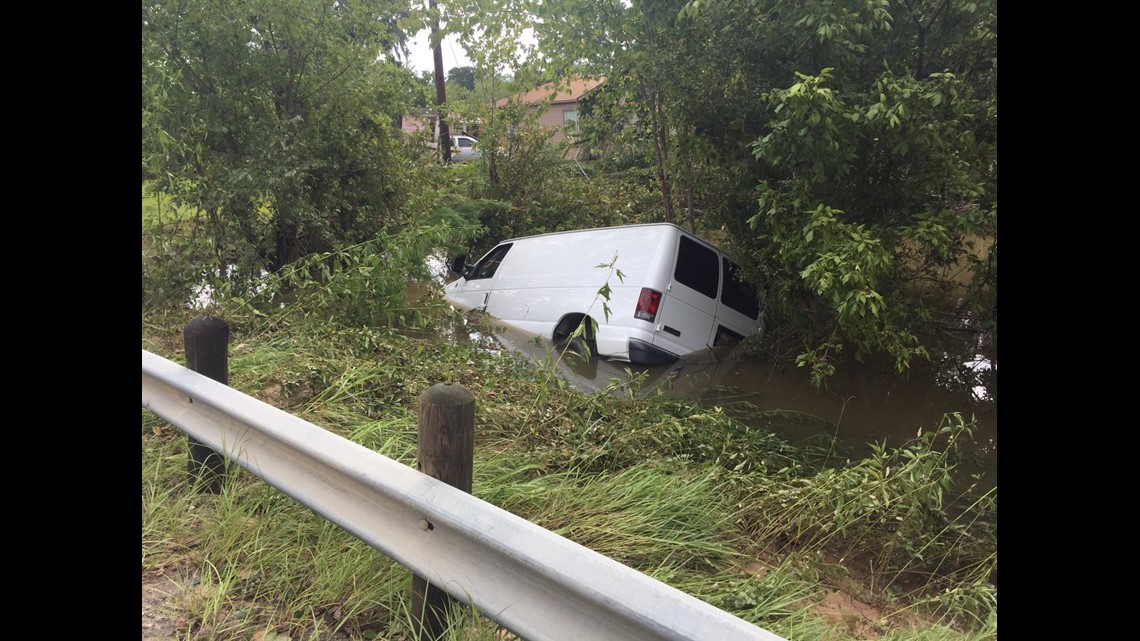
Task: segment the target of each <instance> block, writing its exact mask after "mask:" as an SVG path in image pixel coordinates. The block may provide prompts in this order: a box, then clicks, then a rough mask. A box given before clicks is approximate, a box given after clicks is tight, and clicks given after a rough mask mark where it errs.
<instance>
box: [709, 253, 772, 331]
mask: <svg viewBox="0 0 1140 641" xmlns="http://www.w3.org/2000/svg"><path fill="white" fill-rule="evenodd" d="M721 267H722V269H723V274H724V276H723V282H722V284H721V290H720V303H719V305H718V306H717V311H716V330H715V332H714V334H713V346H714V347H715V346H717V345H725V344H728V343H734V342H737V341H740V340H743V339H744V338H745V337H747V336H751V335H752V334H754V333H755V332H757V331H759V330H760V329H761V328H762V327H763V324H762V323H761V322H760V320H759V317H760V302H759V299H758V297H757V296H756V290H755V289H753V287H752V285H750V284H748V283H746V282H744V280H743V279H742V278H741V277H740V267H739V266H738V265H737V264H736V263H734V262H732V261H731V260H729V259H728V258H726V257H724V256H722V257H721Z"/></svg>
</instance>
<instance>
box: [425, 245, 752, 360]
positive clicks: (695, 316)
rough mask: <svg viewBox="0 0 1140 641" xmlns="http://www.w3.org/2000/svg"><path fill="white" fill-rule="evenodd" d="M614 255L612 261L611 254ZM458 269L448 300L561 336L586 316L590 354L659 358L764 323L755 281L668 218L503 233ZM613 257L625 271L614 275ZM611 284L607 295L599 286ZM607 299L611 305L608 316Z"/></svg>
mask: <svg viewBox="0 0 1140 641" xmlns="http://www.w3.org/2000/svg"><path fill="white" fill-rule="evenodd" d="M615 256H616V261H615ZM464 258H465V257H464V256H459V257H457V258H456V259H455V261H454V263H453V265H452V270H453V271H455V272H458V273H459V274H460V275H461V277H460V278H459V279H458V280H456V281H454V282H452V283H450V284H448V285H446V286H445V287H444V295H445V296H446V297H447V300H448V301H450V302H451V303H452V304H454V305H455V306H456V307H459V308H463V309H479V310H483V311H485V312H487V313H488V314H489V315H491V316H493V317H495V318H497V319H499V320H500V321H502V322H503V323H506V324H507V325H511V326H513V327H516V328H518V329H521V330H523V331H526V332H530V333H532V334H537V335H539V336H542V337H544V338H548V339H551V340H552V341H554V343H555V344H556V345H561V344H563V343H565V342H566V340H567V339H568V338H569V337H570V335H571V333H572V332H573V331H574V330H575V329H576V328H577V327H578V326H579V325H580V324H582V323H583V321H584V320H586V319H587V318H588V319H590V322H589V323H587V324H586V326H585V330H586V339H587V345H588V347H589V349H590V353H591V354H593V355H597V356H601V357H604V358H608V359H612V360H619V361H629V362H632V363H638V364H644V365H655V364H659V363H667V362H671V361H673V360H676V359H677V358H678V357H680V356H684V355H686V354H690V353H692V352H696V351H699V350H703V349H705V348H707V347H714V346H717V345H721V344H724V343H728V342H731V341H736V340H740V339H742V338H744V337H746V336H748V335H750V334H754V333H756V332H759V331H762V330H763V329H764V325H763V322H762V321H761V320H760V306H759V303H758V302H757V298H756V295H755V293H754V292H753V290H752V288H751V287H750V286H748V285H746V284H743V283H741V282H740V281H739V280H738V279H737V275H738V274H739V273H740V272H739V268H738V267H737V266H736V264H735V263H733V262H732V261H731V260H729V258H728V256H726V255H725V254H724V252H722V251H720V250H719V249H717V248H716V247H713V246H712V245H710V244H708V243H706V242H705V241H703V240H701V239H699V238H697V237H696V236H693V235H692V234H689V233H688V232H686V231H684V230H683V229H681V228H680V227H678V226H676V225H671V224H665V223H660V224H650V225H625V226H621V227H605V228H599V229H586V230H580V231H567V232H559V233H554V234H542V235H539V236H527V237H525V238H513V239H511V240H505V241H503V242H501V243H499V244H498V245H497V246H495V247H494V248H493V249H491V251H489V252H487V254H486V255H484V256H483V257H482V258H480V259H479V261H478V262H476V263H475V264H474V265H467V264H465V263H464ZM609 263H613V266H614V267H615V268H616V269H617V270H619V271H621V273H622V276H623V278H622V279H619V278H618V276H617V274H616V273H614V274H612V275H611V273H610V271H611V270H610V269H609V267H602V266H603V265H608V264H609ZM607 283H608V284H609V287H610V295H609V296H610V298H609V301H604V300H603V299H602V297H600V296H599V295H598V290H599V289H601V288H602V287H603V285H605V284H607ZM603 303H605V305H606V306H607V307H608V308H609V309H610V315H609V318H608V319H607V318H606V315H605V312H604V309H603Z"/></svg>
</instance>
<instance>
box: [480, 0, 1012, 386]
mask: <svg viewBox="0 0 1140 641" xmlns="http://www.w3.org/2000/svg"><path fill="white" fill-rule="evenodd" d="M501 1H502V2H506V1H508V0H501ZM510 1H511V2H512V3H514V4H517V3H518V2H519V0H510ZM483 2H484V3H487V2H490V3H492V4H499V3H495V2H493V1H492V0H483ZM526 9H527V10H528V11H530V12H531V16H532V17H531V18H530V20H531V21H532V22H533V25H534V29H535V32H536V34H537V36H538V38H539V51H538V55H537V56H536V57H535V58H533V59H532V63H533V64H534V65H535V66H538V67H541V68H542V69H543V70H544V72H546V73H547V74H549V75H550V77H553V78H558V77H564V76H566V75H568V74H569V73H570V72H571V70H574V72H577V73H582V74H588V75H599V76H605V77H606V78H607V82H606V86H605V87H604V89H603V90H602V91H601V92H599V93H598V95H597V96H595V97H594V99H593V104H592V105H591V107H590V108H591V119H592V120H593V121H594V122H595V123H597V122H610V123H613V124H614V131H610V132H608V133H609V134H610V135H611V136H614V135H615V133H616V130H617V129H619V128H622V129H624V130H625V131H624V132H622V133H621V135H622V136H626V137H634V138H637V142H638V143H639V148H640V149H648V150H652V155H651V156H650V161H649V162H650V163H651V164H652V166H653V167H654V171H655V178H656V182H657V184H658V188H659V191H660V193H661V197H662V217H663V218H664V219H665V220H667V221H673V220H674V219H675V212H674V200H675V199H676V198H678V195H679V194H683V197H684V202H685V207H686V209H687V210H688V212H689V216H688V218H689V224H690V226H691V227H696V226H697V224H698V223H700V222H702V220H703V223H704V224H705V225H706V226H708V227H710V228H714V229H720V230H724V232H726V234H725V237H726V239H727V240H728V242H730V243H731V244H732V245H733V247H732V249H734V251H735V253H736V254H737V256H738V259H739V261H740V262H741V264H742V265H743V266H744V267H745V268H746V271H747V273H748V274H749V275H750V276H751V277H752V278H753V279H754V280H755V281H756V283H757V284H758V285H761V286H762V287H764V288H765V289H766V291H767V294H768V301H769V306H768V310H769V311H768V313H769V315H770V316H769V321H770V322H769V326H770V327H772V328H773V329H774V331H773V334H774V335H776V336H782V337H784V338H787V339H788V340H790V341H791V342H793V343H794V344H795V345H796V348H795V349H796V352H797V353H798V361H799V363H800V364H801V365H804V366H810V367H812V369H813V372H814V374H815V375H816V380H818V381H822V380H823V379H824V378H825V377H826V375H827V374H828V372H829V371H831V368H832V367H833V366H834V363H835V361H836V355H837V354H839V353H841V352H843V351H844V350H847V352H846V353H851V354H853V355H854V356H855V357H856V358H861V357H862V356H864V355H866V354H869V353H874V352H885V353H888V354H890V355H892V356H893V357H894V358H895V362H896V364H897V366H898V367H899V369H900V370H904V369H905V368H906V367H907V366H908V364H909V363H910V361H911V359H912V358H914V357H916V356H922V355H924V354H927V345H926V338H925V337H924V335H925V334H928V333H929V332H930V330H932V329H935V328H937V327H939V326H943V327H945V326H950V325H954V326H956V327H959V328H960V327H962V326H963V324H964V323H965V322H972V323H973V327H974V328H975V329H982V328H986V329H996V304H994V292H995V286H996V242H997V234H996V220H997V206H996V187H997V175H996V167H997V153H996V149H997V147H996V118H997V103H996V69H997V49H996V40H997V30H996V5H995V4H994V3H993V2H992V1H988V2H973V1H971V2H964V1H957V0H858V1H855V0H832V1H817V2H802V1H800V0H691V1H689V2H683V1H681V0H676V1H674V0H666V1H663V2H648V1H646V0H633V1H631V2H625V1H621V0H545V1H544V2H540V3H531V4H528V5H526ZM596 116H598V117H596ZM631 123H632V124H631ZM675 186H679V187H680V189H679V190H678V189H674V187H675ZM987 243H990V244H992V247H991V248H990V249H988V250H987V249H986V248H985V247H984V245H985V244H987ZM956 272H961V273H964V274H967V277H965V278H963V277H961V276H960V275H959V274H958V273H956ZM959 301H960V302H961V304H960V305H958V306H957V308H958V310H966V311H968V312H969V313H970V315H971V319H972V320H969V321H964V319H962V318H961V317H960V314H959V317H955V316H954V314H953V312H954V310H953V309H950V308H952V307H954V303H956V302H959ZM948 303H949V305H948Z"/></svg>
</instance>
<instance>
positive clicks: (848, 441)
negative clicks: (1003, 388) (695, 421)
mask: <svg viewBox="0 0 1140 641" xmlns="http://www.w3.org/2000/svg"><path fill="white" fill-rule="evenodd" d="M484 337H485V336H484ZM494 338H495V339H497V341H498V342H500V343H501V344H503V345H504V346H505V347H507V348H509V349H511V350H513V351H515V352H518V353H521V354H523V355H525V356H526V357H527V358H529V359H530V360H532V361H533V362H535V363H547V364H549V363H553V364H555V366H556V368H557V370H558V373H559V374H560V375H562V376H564V377H565V378H567V379H568V380H570V381H571V382H572V383H574V384H575V385H576V386H577V387H578V388H579V389H581V390H583V391H585V392H588V393H595V392H602V391H606V390H610V391H616V392H618V393H630V391H631V389H632V388H635V391H636V393H640V394H646V393H649V392H651V391H652V392H661V393H663V394H666V395H668V396H670V397H682V398H690V399H694V400H697V401H699V402H701V403H704V404H706V405H709V406H720V407H723V408H725V410H726V411H730V412H732V413H733V414H734V415H735V416H736V417H737V418H738V419H739V420H741V421H744V422H746V423H748V422H752V421H755V422H756V423H759V422H760V421H761V420H762V418H763V415H764V414H765V413H770V412H772V411H777V410H778V411H781V412H784V413H790V414H794V415H796V416H797V417H798V418H799V419H801V420H797V421H791V422H789V425H788V426H787V427H786V428H784V429H785V432H784V433H782V434H781V436H783V437H784V438H787V439H788V440H789V441H791V442H808V441H812V440H817V439H818V438H819V437H821V436H829V437H834V438H836V439H838V441H839V442H840V443H841V444H842V445H843V446H845V448H846V449H847V450H848V453H849V454H850V455H852V456H859V455H862V454H866V453H867V452H869V448H868V444H871V443H886V444H887V445H889V446H899V445H902V444H904V443H906V442H907V441H908V440H910V439H912V438H914V437H915V436H916V435H917V433H918V431H919V429H920V428H921V429H922V431H923V432H929V431H931V430H935V429H937V428H938V427H939V426H940V425H942V424H943V419H944V416H945V415H946V414H949V413H955V412H957V413H960V414H961V415H962V417H963V419H964V420H966V421H967V422H969V421H971V420H972V421H973V422H974V424H975V430H974V440H975V444H974V445H973V446H967V447H966V448H964V449H965V450H966V453H967V454H968V457H969V460H967V461H965V462H964V463H963V466H962V468H961V470H960V471H961V472H962V473H963V478H964V479H965V478H969V476H970V475H973V474H980V475H982V477H983V479H982V482H981V483H980V487H992V486H993V485H994V484H996V463H997V411H996V410H997V402H996V398H997V396H996V371H995V367H994V366H993V364H992V362H991V360H990V359H989V358H987V357H985V356H984V355H982V354H975V353H972V352H970V353H968V355H967V356H964V357H963V356H955V355H952V354H949V353H943V354H942V356H941V357H940V358H939V359H937V360H935V361H934V362H931V363H915V364H912V366H911V370H910V371H909V372H908V373H907V374H906V375H903V376H900V375H899V374H898V373H897V371H895V370H894V369H893V363H887V362H882V361H875V360H873V359H870V360H868V361H867V362H866V363H862V364H859V363H852V364H850V365H849V366H841V367H839V368H838V370H837V371H836V373H835V375H834V376H832V377H831V378H830V379H829V380H828V382H827V386H826V388H824V389H817V388H816V387H815V386H813V385H812V383H811V379H810V373H809V372H808V371H807V370H806V369H805V368H797V367H794V366H793V367H784V366H779V365H776V364H774V363H773V362H771V361H766V360H762V359H756V358H745V357H744V356H743V354H742V352H741V350H740V349H739V348H733V347H721V348H716V349H710V350H706V351H704V352H700V353H697V354H693V355H690V356H688V357H686V358H683V359H681V360H679V361H677V362H676V363H673V364H671V365H663V366H657V367H644V366H636V365H630V364H629V363H620V362H611V361H606V360H600V359H594V360H591V361H589V362H583V361H582V360H580V359H577V358H573V357H571V356H570V355H567V357H565V358H561V359H559V358H558V354H557V352H556V351H555V350H554V348H553V346H552V345H551V344H550V343H549V341H544V340H539V339H537V338H536V337H535V336H533V335H528V334H526V333H524V332H520V331H518V330H516V329H513V328H509V327H503V328H501V330H500V331H496V332H495V334H494ZM631 379H633V380H635V385H634V386H632V388H631V386H627V385H626V383H628V382H629V381H630V380H631ZM764 424H765V425H768V424H769V422H768V421H764Z"/></svg>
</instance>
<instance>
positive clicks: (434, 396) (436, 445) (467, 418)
mask: <svg viewBox="0 0 1140 641" xmlns="http://www.w3.org/2000/svg"><path fill="white" fill-rule="evenodd" d="M416 459H417V464H416V468H417V469H418V470H419V471H421V472H423V473H424V474H427V475H428V476H431V477H432V478H436V479H439V480H440V481H443V482H444V483H447V484H448V485H450V486H452V487H456V488H459V489H461V490H463V491H464V492H467V493H468V494H470V493H471V479H472V468H473V466H474V461H475V396H474V395H473V394H472V393H471V392H470V391H468V390H467V388H466V387H463V386H462V385H456V384H453V383H437V384H435V385H432V386H431V388H430V389H428V391H426V392H424V394H423V396H421V397H420V425H419V443H418V446H417V449H416ZM420 527H421V528H422V529H423V530H424V536H431V531H432V530H433V529H434V528H435V526H434V525H432V524H431V523H430V522H428V521H427V520H424V521H422V522H421V523H420ZM454 602H455V600H454V599H452V598H451V597H450V596H448V594H447V593H446V592H444V591H443V590H441V589H439V588H437V587H435V586H433V585H431V584H429V583H428V581H427V579H425V578H423V577H420V576H415V575H413V577H412V616H413V617H414V618H415V623H416V629H415V630H414V634H415V638H416V640H417V641H437V640H438V639H441V638H443V634H444V632H445V631H446V629H447V610H448V609H449V608H450V607H451V605H452V604H453V603H454Z"/></svg>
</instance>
